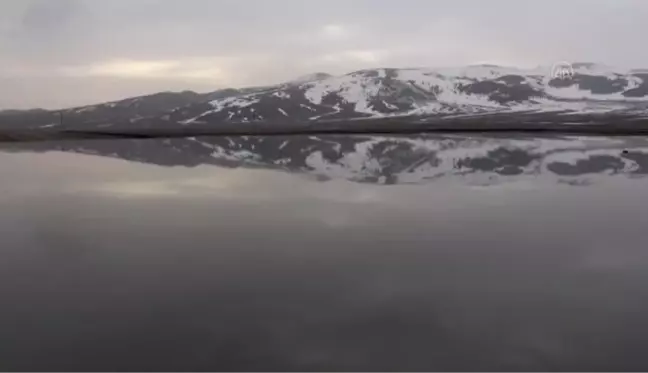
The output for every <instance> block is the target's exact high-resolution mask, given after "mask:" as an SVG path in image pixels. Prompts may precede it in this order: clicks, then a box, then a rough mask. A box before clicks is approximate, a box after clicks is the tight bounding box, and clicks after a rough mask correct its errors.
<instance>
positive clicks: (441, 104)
mask: <svg viewBox="0 0 648 373" xmlns="http://www.w3.org/2000/svg"><path fill="white" fill-rule="evenodd" d="M551 69H552V67H551V66H539V67H537V68H533V69H519V68H513V67H502V66H490V65H474V66H464V67H453V68H435V69H429V68H410V69H396V70H395V71H396V73H395V74H394V75H393V76H392V77H391V78H390V79H391V80H390V81H391V82H392V83H391V84H392V87H391V88H393V87H394V84H396V86H397V89H408V87H409V89H411V90H413V91H415V92H420V93H422V94H425V95H426V96H428V97H429V99H427V100H419V101H416V102H410V104H411V105H412V108H411V109H410V110H403V111H397V112H395V113H390V114H385V113H381V112H379V111H378V110H377V109H376V108H375V107H373V105H372V103H373V102H382V103H383V104H384V105H385V106H386V107H387V108H389V109H390V110H397V109H398V107H396V106H395V105H393V104H389V103H387V102H386V101H385V100H384V97H383V96H382V95H392V94H393V93H392V92H391V91H390V90H386V89H385V87H384V86H383V85H384V82H385V81H386V80H385V79H386V76H387V71H386V70H385V69H376V70H374V71H373V72H372V71H360V72H357V73H352V74H347V75H343V76H336V77H328V78H325V79H315V80H310V78H308V79H305V82H304V83H303V84H301V85H299V88H301V89H303V90H304V95H305V98H306V99H307V100H308V101H310V102H311V103H312V104H313V105H316V106H320V105H323V101H324V98H325V97H327V95H329V94H334V95H336V96H337V97H339V99H340V100H341V101H342V103H344V104H350V105H352V107H353V109H354V111H355V112H356V113H362V114H367V115H368V116H369V117H383V116H399V115H412V114H440V115H444V116H445V115H457V114H459V115H467V114H473V115H481V114H484V113H500V112H522V111H528V112H566V113H568V112H573V113H604V112H611V111H615V110H621V109H623V110H627V109H628V108H629V106H628V103H630V102H633V103H647V104H648V97H633V98H630V97H625V96H623V91H627V90H629V89H634V88H637V87H639V86H640V85H641V84H643V83H644V81H643V79H642V78H641V77H638V76H634V75H632V71H630V70H627V69H616V68H612V67H607V66H603V65H577V66H576V68H575V72H576V74H581V75H591V76H603V77H606V78H608V79H620V78H621V79H625V80H626V81H627V84H626V86H625V87H623V90H620V91H619V92H616V93H612V94H593V93H592V92H591V91H589V90H583V89H579V87H578V85H577V84H576V83H574V84H573V85H571V86H569V87H565V88H556V87H551V86H550V85H549V84H548V83H549V81H550V80H552V77H551ZM370 72H372V73H370ZM504 76H516V77H519V78H520V79H521V83H520V84H522V85H526V86H529V87H531V88H532V89H533V90H535V91H536V92H538V97H532V98H530V99H529V100H527V101H522V102H509V103H506V104H501V103H499V102H495V101H492V100H490V99H489V97H488V96H487V95H479V94H466V93H463V92H462V90H461V86H463V85H466V84H473V83H476V82H481V81H485V80H493V79H498V78H501V77H504ZM313 77H316V75H313ZM394 82H395V83H394ZM498 82H499V84H503V85H515V84H517V83H511V82H507V81H504V80H498ZM391 88H390V89H391ZM287 89H288V86H286V85H282V86H278V87H277V88H275V89H274V91H270V93H269V92H268V91H264V92H255V93H251V94H247V95H243V96H237V97H230V98H225V99H220V100H215V101H212V102H211V104H212V106H213V107H214V109H213V110H212V112H213V111H221V110H232V109H234V110H236V109H239V110H240V109H242V108H245V107H248V106H251V105H254V104H256V103H258V102H259V101H260V99H261V98H262V97H264V95H268V94H270V95H271V96H273V97H277V98H281V99H291V94H290V93H289V91H287ZM291 89H292V88H291ZM542 95H545V96H547V97H544V98H541V97H540V96H542ZM300 106H301V107H303V108H305V109H307V110H310V111H313V112H318V111H320V108H318V109H315V108H313V107H311V106H309V105H304V104H300ZM333 109H335V110H336V112H339V111H340V110H341V109H340V107H339V106H338V105H336V107H334V108H333ZM278 111H279V112H280V113H282V114H283V112H284V111H283V109H278ZM640 112H641V113H643V114H648V110H646V109H644V110H642V111H640ZM284 115H285V114H284ZM324 116H326V114H325V115H317V116H313V117H312V118H311V119H312V120H316V119H321V118H322V117H324ZM199 118H200V116H199V117H196V118H194V120H195V119H199Z"/></svg>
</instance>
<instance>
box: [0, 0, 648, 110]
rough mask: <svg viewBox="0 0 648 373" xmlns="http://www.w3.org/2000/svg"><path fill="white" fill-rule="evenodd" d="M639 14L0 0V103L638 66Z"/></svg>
mask: <svg viewBox="0 0 648 373" xmlns="http://www.w3.org/2000/svg"><path fill="white" fill-rule="evenodd" d="M646 19H648V2H646V1H644V0H625V1H624V0H571V1H559V0H555V1H533V2H532V1H515V0H491V1H488V2H482V1H479V0H400V1H398V2H394V1H392V0H329V1H327V2H319V1H318V2H316V1H311V0H273V1H264V0H258V1H257V0H245V1H240V0H184V1H179V0H178V1H175V0H113V1H105V2H104V1H96V0H31V1H27V0H2V2H0V108H2V107H32V106H47V107H53V106H68V105H76V104H84V103H91V102H95V101H103V100H108V99H114V98H119V97H122V96H130V95H136V94H143V93H147V92H152V91H154V90H164V89H182V88H187V89H197V90H211V89H217V88H219V87H225V86H244V85H253V84H267V83H273V82H278V81H282V80H285V79H290V78H293V77H295V76H298V75H302V74H307V73H310V72H314V71H327V72H331V73H344V72H348V71H352V70H355V69H359V68H365V67H378V66H394V67H401V66H443V65H463V64H470V63H478V62H492V63H501V64H511V65H522V66H531V65H537V64H547V63H552V62H554V61H558V60H570V61H594V62H602V63H607V64H611V65H619V66H624V67H646V66H648V49H646V48H643V47H642V44H641V41H642V40H641V37H642V36H643V35H646V34H648V24H646V22H645V20H646Z"/></svg>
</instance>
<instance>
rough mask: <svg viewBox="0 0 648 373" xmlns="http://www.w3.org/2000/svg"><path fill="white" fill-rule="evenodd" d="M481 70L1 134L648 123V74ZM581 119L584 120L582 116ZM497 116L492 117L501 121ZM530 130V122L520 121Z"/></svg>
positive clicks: (3, 122)
mask: <svg viewBox="0 0 648 373" xmlns="http://www.w3.org/2000/svg"><path fill="white" fill-rule="evenodd" d="M573 70H574V74H573V76H571V77H569V78H568V79H558V78H553V77H552V67H551V66H545V67H538V68H535V69H527V70H525V69H516V68H508V67H501V66H493V65H475V66H466V67H458V68H442V69H426V68H411V69H394V68H384V69H371V70H362V71H357V72H353V73H350V74H346V75H342V76H331V75H329V74H325V73H315V74H310V75H307V76H303V77H300V78H297V79H295V80H292V81H289V82H286V83H283V84H278V85H274V86H264V87H250V88H241V89H222V90H217V91H214V92H210V93H205V94H199V93H195V92H191V91H185V92H162V93H157V94H153V95H148V96H141V97H133V98H128V99H124V100H120V101H114V102H108V103H102V104H97V105H90V106H84V107H77V108H71V109H65V110H56V111H46V110H34V111H4V112H0V127H5V128H6V127H19V128H44V127H48V128H49V127H57V126H59V125H60V124H61V123H62V124H63V125H65V126H69V127H75V128H78V127H82V128H92V127H95V128H109V127H121V126H126V127H128V128H133V127H134V128H152V127H164V128H169V127H178V126H186V125H198V126H202V125H207V126H217V125H219V124H223V123H240V122H270V123H277V122H278V123H282V122H283V123H285V122H327V121H335V120H355V119H371V118H403V117H413V118H417V120H418V119H430V118H433V119H439V118H441V119H445V118H453V119H454V118H464V119H465V118H476V119H479V120H482V119H483V115H486V114H489V115H492V114H497V115H498V117H497V118H499V119H498V120H502V119H505V120H507V121H510V120H517V121H519V120H520V118H522V116H524V121H534V122H538V121H549V122H552V123H562V122H579V123H580V122H583V121H585V122H589V121H590V120H591V119H592V118H595V117H596V118H601V115H603V114H605V115H615V116H616V117H615V118H618V117H619V116H623V117H626V118H627V117H631V118H633V119H634V118H647V119H648V70H645V69H635V70H628V69H617V68H611V67H606V66H603V65H597V64H591V63H578V64H574V65H573ZM577 114H578V115H577ZM491 118H492V117H491ZM520 123H522V122H520Z"/></svg>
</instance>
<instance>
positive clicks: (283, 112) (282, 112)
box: [277, 108, 288, 117]
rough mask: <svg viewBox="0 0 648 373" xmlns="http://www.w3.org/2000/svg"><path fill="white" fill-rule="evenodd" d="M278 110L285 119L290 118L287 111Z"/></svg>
mask: <svg viewBox="0 0 648 373" xmlns="http://www.w3.org/2000/svg"><path fill="white" fill-rule="evenodd" d="M277 110H278V111H279V112H280V113H281V114H283V116H284V117H287V116H288V113H286V111H285V110H284V109H282V108H278V109H277Z"/></svg>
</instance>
